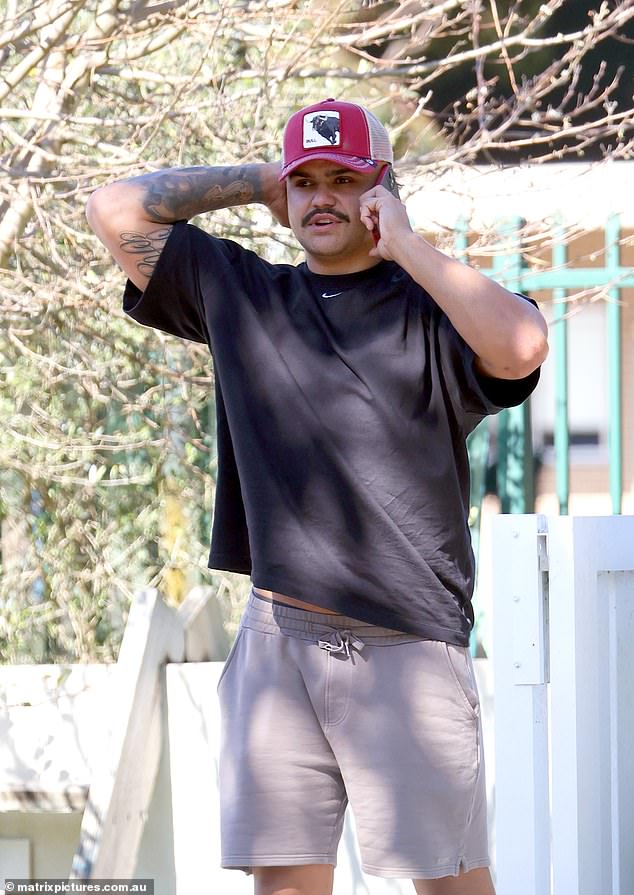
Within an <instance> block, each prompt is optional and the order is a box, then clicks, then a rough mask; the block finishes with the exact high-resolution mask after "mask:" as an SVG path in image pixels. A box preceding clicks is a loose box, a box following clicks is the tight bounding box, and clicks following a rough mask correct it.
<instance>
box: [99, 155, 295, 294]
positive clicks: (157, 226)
mask: <svg viewBox="0 0 634 895" xmlns="http://www.w3.org/2000/svg"><path fill="white" fill-rule="evenodd" d="M280 170H281V165H280V163H279V162H270V163H267V164H253V165H230V166H219V167H213V168H212V167H195V168H167V169H164V170H161V171H155V172H153V173H151V174H142V175H140V176H139V177H131V178H130V179H129V180H120V181H118V182H116V183H111V184H108V185H107V186H105V187H102V188H101V189H99V190H97V191H96V192H95V193H93V194H92V196H91V197H90V199H89V201H88V206H87V208H86V215H87V218H88V223H89V224H90V226H91V228H92V229H93V230H94V232H95V233H96V234H97V236H98V237H99V239H100V240H101V241H102V242H103V244H104V245H105V246H106V248H107V249H108V250H109V251H110V252H111V254H112V256H113V257H114V259H115V261H116V262H117V263H118V264H119V266H120V267H122V268H123V270H124V271H125V273H126V274H127V275H128V276H129V277H130V279H131V280H132V282H133V283H134V284H135V285H136V286H138V288H139V289H145V287H146V286H147V284H148V281H149V279H150V277H151V275H152V272H153V271H154V268H155V266H156V263H157V261H158V259H159V256H160V254H161V251H162V250H163V247H164V245H165V243H166V242H167V239H168V237H169V235H170V233H171V229H172V224H175V223H176V222H177V221H183V220H189V219H190V218H192V217H194V216H195V215H198V214H204V213H206V212H208V211H216V210H217V209H219V208H230V207H233V206H238V205H250V204H252V203H259V204H262V205H266V206H267V208H269V210H270V211H271V214H272V215H273V216H274V217H275V219H276V220H277V221H279V222H280V223H281V224H283V225H284V226H286V227H288V226H289V221H288V211H287V208H286V183H285V182H284V181H282V182H280V181H279V180H278V178H279V174H280Z"/></svg>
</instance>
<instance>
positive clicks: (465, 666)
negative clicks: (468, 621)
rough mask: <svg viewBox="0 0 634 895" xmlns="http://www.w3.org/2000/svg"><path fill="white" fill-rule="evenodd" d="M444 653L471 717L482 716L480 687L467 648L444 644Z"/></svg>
mask: <svg viewBox="0 0 634 895" xmlns="http://www.w3.org/2000/svg"><path fill="white" fill-rule="evenodd" d="M443 648H444V653H445V656H446V657H447V665H448V667H449V671H450V672H451V676H452V677H453V680H454V683H455V685H456V688H457V690H458V693H459V694H460V697H461V699H462V701H463V703H464V705H465V708H466V709H467V711H468V712H469V714H470V715H471V717H474V718H477V717H479V715H480V699H479V697H478V686H477V684H476V681H475V675H474V673H473V665H472V664H471V656H470V655H469V650H468V648H467V647H466V646H456V645H455V644H453V643H443Z"/></svg>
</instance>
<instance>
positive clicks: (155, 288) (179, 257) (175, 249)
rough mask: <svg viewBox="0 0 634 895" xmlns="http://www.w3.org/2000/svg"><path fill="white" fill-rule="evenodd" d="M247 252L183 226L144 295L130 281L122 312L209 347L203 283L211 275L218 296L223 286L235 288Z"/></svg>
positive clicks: (171, 240)
mask: <svg viewBox="0 0 634 895" xmlns="http://www.w3.org/2000/svg"><path fill="white" fill-rule="evenodd" d="M242 251H243V250H242V249H241V247H240V246H239V245H237V243H234V242H231V240H228V239H218V238H216V237H214V236H210V235H209V234H208V233H205V232H204V231H203V230H200V229H199V228H198V227H195V226H193V225H192V224H187V223H185V221H179V222H177V223H176V224H174V226H173V227H172V232H171V233H170V235H169V237H168V239H167V242H166V243H165V245H164V247H163V250H162V251H161V254H160V256H159V259H158V262H157V264H156V267H155V269H154V272H153V274H152V277H151V279H150V281H149V283H148V284H147V286H146V287H145V291H144V292H141V290H140V289H138V288H137V287H136V286H135V285H134V283H132V282H131V280H128V282H127V283H126V287H125V291H124V294H123V310H124V311H125V313H126V314H128V315H129V316H130V317H132V318H133V320H136V321H137V322H138V323H142V324H143V325H144V326H151V327H154V328H155V329H160V330H161V331H162V332H166V333H170V335H174V336H180V337H181V338H183V339H189V340H190V341H192V342H205V343H207V344H209V332H208V327H207V322H206V315H205V307H204V304H203V295H202V289H201V282H202V281H204V280H205V279H208V278H209V274H210V273H211V274H212V277H213V279H214V281H216V282H217V283H218V284H219V289H218V293H220V292H221V286H222V283H223V282H225V281H233V282H235V278H236V277H237V276H240V263H239V258H240V253H241V252H242ZM207 292H209V290H207ZM207 298H208V296H207Z"/></svg>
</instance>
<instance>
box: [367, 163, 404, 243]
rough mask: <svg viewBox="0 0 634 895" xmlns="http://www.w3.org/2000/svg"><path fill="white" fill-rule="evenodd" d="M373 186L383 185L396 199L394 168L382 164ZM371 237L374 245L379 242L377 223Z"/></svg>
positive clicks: (396, 189)
mask: <svg viewBox="0 0 634 895" xmlns="http://www.w3.org/2000/svg"><path fill="white" fill-rule="evenodd" d="M375 186H384V187H385V189H386V190H387V191H388V192H389V193H392V195H393V196H395V197H396V198H397V199H400V198H401V197H400V196H399V192H398V185H397V183H396V177H395V176H394V170H393V168H392V166H391V165H383V167H382V168H381V171H380V172H379V176H378V177H377V179H376V183H375ZM372 238H373V239H374V245H375V246H376V245H378V244H379V240H380V239H381V233H380V232H379V228H378V225H377V226H376V227H375V228H374V230H373V231H372Z"/></svg>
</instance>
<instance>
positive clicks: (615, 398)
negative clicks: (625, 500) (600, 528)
mask: <svg viewBox="0 0 634 895" xmlns="http://www.w3.org/2000/svg"><path fill="white" fill-rule="evenodd" d="M522 224H523V222H522V221H521V220H520V219H518V218H515V219H510V220H509V221H507V222H505V223H504V224H503V225H501V226H500V227H499V228H498V232H499V238H500V243H501V244H502V245H503V247H504V248H505V251H500V253H499V254H497V255H496V256H495V257H494V258H493V262H492V265H491V267H490V268H487V269H484V268H480V269H481V272H482V273H484V274H486V275H488V276H490V277H491V278H492V279H494V280H496V281H497V282H498V283H501V284H502V285H504V286H506V288H507V289H511V290H512V291H514V292H523V293H525V294H527V295H530V294H531V292H536V291H541V290H552V300H553V321H552V325H551V335H550V343H551V352H552V353H553V357H554V362H555V409H554V410H555V427H554V441H555V458H556V461H555V462H556V482H557V496H558V499H559V508H560V512H561V513H562V514H566V513H567V512H568V501H569V493H570V458H569V455H570V443H569V429H568V323H567V315H566V307H567V303H566V298H567V293H568V291H572V290H575V291H580V290H583V289H593V288H604V289H605V291H606V295H607V298H608V302H607V338H608V365H609V366H608V405H609V428H608V450H609V468H610V497H611V503H612V512H613V513H615V514H618V513H620V512H621V505H622V493H623V445H622V439H623V426H622V372H621V366H622V359H621V296H620V292H621V290H622V289H624V288H627V287H630V288H632V287H634V268H631V267H625V266H623V265H622V264H621V251H620V243H621V223H620V220H619V217H618V216H617V215H613V216H611V217H610V218H609V219H608V221H607V222H606V225H605V228H604V257H605V263H604V265H603V266H602V267H576V266H575V267H570V266H568V264H569V262H568V249H567V244H566V240H565V232H564V228H563V227H562V226H556V227H555V228H554V231H553V250H552V252H553V255H552V267H551V268H550V269H548V270H543V271H535V270H533V269H531V268H529V267H528V266H527V265H526V263H525V261H524V256H523V253H522V244H521V230H522ZM467 232H468V227H467V224H466V222H464V221H462V222H460V223H459V225H458V227H457V228H456V235H455V247H456V251H457V254H458V257H460V256H463V257H465V256H466V254H467V251H468V242H467ZM474 434H475V433H474ZM473 442H474V448H475V445H476V444H477V439H475V438H474V439H473ZM470 453H471V450H470ZM481 455H482V451H481V449H479V448H475V449H474V451H473V460H474V461H476V456H477V457H478V458H481ZM478 462H479V460H478ZM474 465H475V464H474ZM497 468H498V469H497V484H498V494H499V497H500V500H501V503H502V511H503V512H505V513H526V512H531V511H532V509H533V503H534V465H533V457H532V439H531V431H530V404H529V402H526V403H525V404H524V405H522V406H521V407H514V408H511V409H510V410H507V411H503V413H502V414H500V418H499V423H498V463H497ZM474 471H475V470H474ZM475 478H476V479H477V480H478V481H479V474H478V473H477V472H476V473H475Z"/></svg>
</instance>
